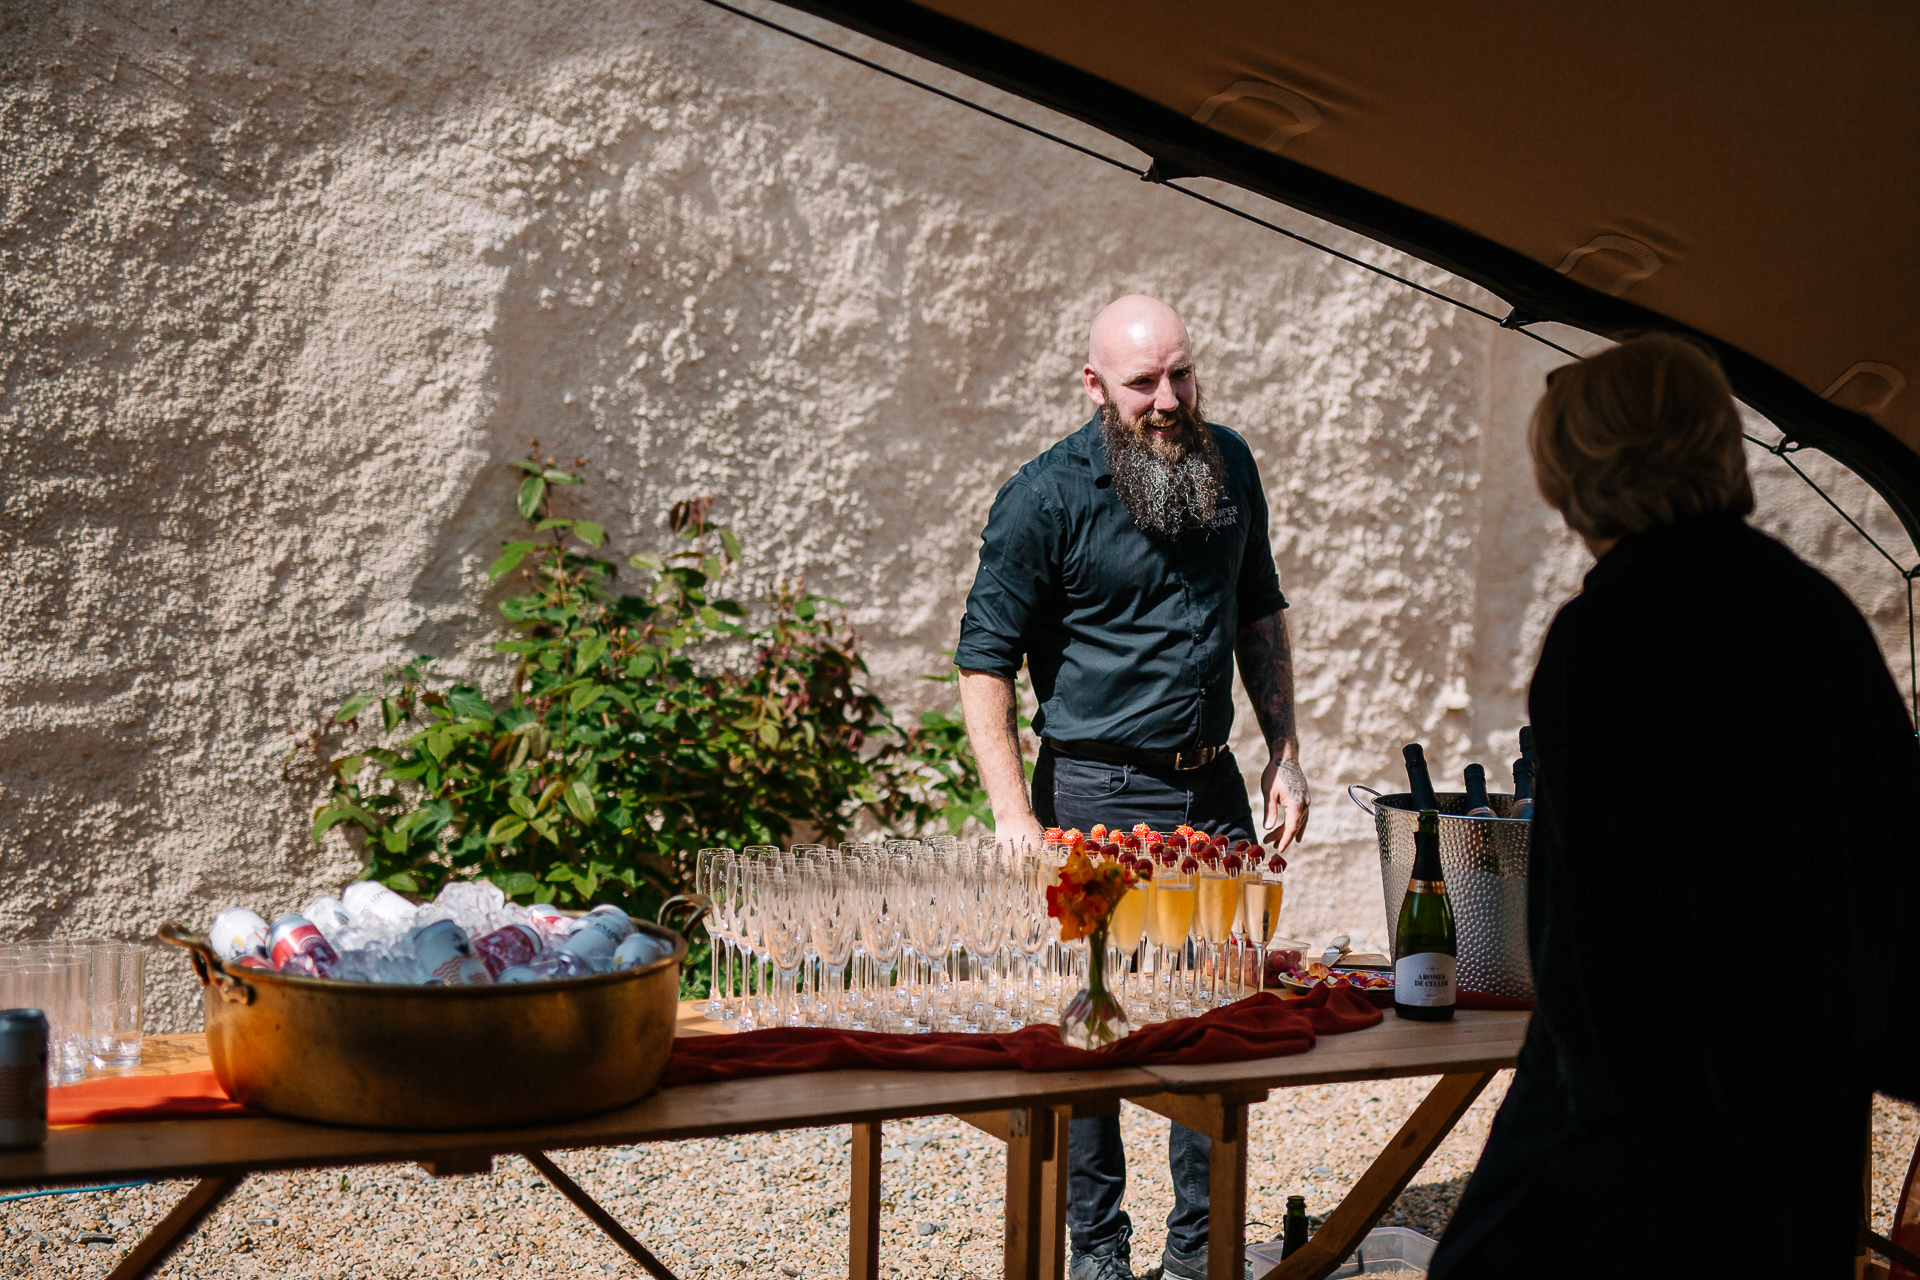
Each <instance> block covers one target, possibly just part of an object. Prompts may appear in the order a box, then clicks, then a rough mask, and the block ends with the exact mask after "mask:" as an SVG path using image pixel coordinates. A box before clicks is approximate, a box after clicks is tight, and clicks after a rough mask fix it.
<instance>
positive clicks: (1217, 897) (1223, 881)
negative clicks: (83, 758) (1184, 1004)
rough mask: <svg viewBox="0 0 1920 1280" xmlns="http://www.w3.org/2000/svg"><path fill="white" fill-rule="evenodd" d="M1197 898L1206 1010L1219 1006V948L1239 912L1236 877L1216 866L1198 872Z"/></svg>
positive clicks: (1238, 887)
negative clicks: (1205, 972)
mask: <svg viewBox="0 0 1920 1280" xmlns="http://www.w3.org/2000/svg"><path fill="white" fill-rule="evenodd" d="M1196 893H1197V894H1198V896H1199V903H1198V906H1199V911H1198V913H1197V915H1198V920H1197V921H1196V923H1197V924H1198V926H1199V928H1198V933H1199V937H1200V940H1201V941H1202V942H1204V943H1205V944H1206V949H1207V950H1206V966H1207V1001H1206V1004H1207V1007H1208V1008H1212V1007H1213V1006H1215V1005H1217V1004H1218V1003H1220V969H1221V966H1222V964H1223V963H1224V958H1223V957H1222V955H1221V946H1222V944H1224V943H1225V942H1226V940H1227V938H1228V937H1229V936H1231V934H1232V932H1233V918H1234V916H1235V915H1236V914H1237V913H1238V912H1239V910H1240V877H1239V876H1238V875H1228V874H1227V872H1226V870H1225V869H1224V868H1222V867H1221V866H1220V864H1219V863H1217V862H1216V863H1209V864H1207V865H1206V866H1204V867H1202V868H1201V869H1200V876H1199V880H1198V882H1197V884H1196Z"/></svg>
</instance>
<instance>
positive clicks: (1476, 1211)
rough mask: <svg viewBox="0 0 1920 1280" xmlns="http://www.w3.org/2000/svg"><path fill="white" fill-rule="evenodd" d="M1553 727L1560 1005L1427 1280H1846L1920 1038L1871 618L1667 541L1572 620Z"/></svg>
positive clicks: (1555, 687) (1748, 532)
mask: <svg viewBox="0 0 1920 1280" xmlns="http://www.w3.org/2000/svg"><path fill="white" fill-rule="evenodd" d="M1530 710H1531V715H1532V720H1533V728H1534V737H1535V744H1536V748H1537V752H1538V756H1539V765H1540V773H1539V793H1538V796H1539V798H1538V807H1537V811H1536V815H1535V819H1534V829H1533V846H1532V854H1531V876H1530V882H1529V885H1528V929H1529V942H1530V946H1531V950H1532V956H1533V970H1534V983H1535V987H1536V993H1537V995H1536V1005H1535V1010H1534V1015H1533V1021H1532V1024H1531V1027H1530V1029H1529V1032H1528V1036H1527V1043H1526V1047H1525V1049H1524V1051H1523V1053H1522V1056H1521V1061H1520V1066H1519V1069H1518V1070H1517V1071H1516V1073H1515V1077H1514V1081H1513V1085H1512V1087H1511V1089H1510V1091H1509V1093H1508V1095H1507V1099H1506V1101H1505V1103H1504V1104H1503V1105H1502V1106H1501V1108H1500V1112H1499V1115H1498V1116H1497V1117H1496V1119H1495V1121H1494V1125H1493V1131H1492V1134H1491V1137H1490V1138H1489V1140H1488V1142H1487V1147H1486V1150H1485V1152H1484V1153H1483V1154H1482V1156H1481V1159H1480V1164H1479V1166H1478V1168H1476V1169H1475V1171H1474V1174H1473V1177H1472V1179H1471V1180H1470V1181H1469V1183H1468V1185H1467V1188H1466V1191H1465V1193H1464V1194H1463V1196H1462V1198H1461V1202H1460V1207H1459V1209H1458V1211H1457V1212H1456V1213H1455V1215H1454V1218H1453V1222H1452V1225H1451V1226H1450V1227H1449V1228H1448V1230H1447V1234H1446V1237H1445V1239H1444V1240H1443V1241H1442V1243H1441V1247H1440V1250H1439V1253H1438V1254H1437V1255H1436V1258H1435V1266H1434V1268H1433V1272H1432V1274H1433V1276H1434V1277H1435V1278H1436V1280H1441V1278H1445V1280H1463V1278H1474V1280H1478V1278H1480V1277H1506V1276H1515V1277H1519V1276H1529V1277H1532V1276H1540V1275H1552V1276H1558V1277H1567V1276H1607V1277H1618V1276H1634V1277H1641V1276H1658V1275H1688V1276H1692V1275H1707V1274H1715V1275H1721V1274H1724V1275H1737V1276H1741V1277H1743V1278H1745V1277H1757V1276H1781V1277H1792V1278H1793V1280H1819V1278H1820V1277H1827V1276H1832V1277H1839V1276H1841V1275H1843V1274H1847V1275H1850V1274H1851V1271H1850V1269H1849V1265H1850V1259H1851V1258H1852V1257H1853V1254H1854V1251H1855V1244H1856V1240H1857V1236H1856V1232H1857V1229H1858V1222H1859V1215H1860V1210H1861V1184H1860V1177H1861V1168H1862V1163H1861V1162H1862V1160H1863V1159H1864V1156H1865V1152H1866V1149H1867V1148H1866V1142H1867V1132H1868V1125H1869V1114H1870V1101H1871V1095H1872V1091H1873V1088H1874V1087H1875V1086H1876V1085H1877V1086H1879V1087H1883V1088H1885V1087H1888V1081H1889V1078H1890V1077H1889V1075H1888V1072H1889V1070H1890V1069H1891V1068H1890V1067H1889V1064H1888V1053H1889V1045H1890V1039H1889V1038H1890V1036H1894V1035H1898V1034H1899V1033H1900V1032H1901V1031H1902V1030H1903V1029H1904V1030H1909V1031H1910V1028H1904V1027H1903V1024H1902V1023H1901V1022H1899V1021H1896V1020H1895V1019H1893V1018H1892V1017H1891V1016H1890V1015H1892V1014H1893V1013H1894V1011H1895V1010H1898V1011H1899V1015H1900V1018H1901V1019H1904V1020H1905V1021H1906V1022H1907V1023H1910V1022H1911V1021H1912V1020H1914V1019H1915V1018H1916V1016H1917V1015H1920V1000H1917V999H1916V997H1917V996H1920V991H1916V990H1915V989H1914V988H1913V987H1912V985H1911V982H1910V980H1909V979H1907V978H1906V976H1905V975H1904V974H1903V973H1902V972H1900V969H1901V959H1902V957H1903V956H1904V955H1905V954H1906V950H1905V949H1906V947H1907V945H1908V944H1909V943H1910V942H1911V941H1912V940H1913V937H1912V935H1913V934H1914V932H1915V930H1914V929H1913V926H1912V925H1911V924H1910V921H1912V920H1913V916H1914V911H1915V906H1916V903H1917V902H1920V893H1917V890H1920V880H1917V879H1916V868H1920V849H1916V832H1920V805H1917V804H1916V801H1917V800H1920V748H1917V747H1916V744H1915V739H1914V731H1913V725H1912V722H1911V721H1910V719H1909V718H1908V715H1907V712H1906V708H1905V706H1904V705H1903V702H1902V699H1901V695H1900V692H1899V690H1898V689H1897V687H1896V686H1895V684H1894V682H1893V679H1892V677H1891V676H1890V675H1889V673H1888V671H1887V666H1886V663H1885V661H1884V660H1883V659H1882V657H1881V655H1880V651H1879V648H1878V647H1877V646H1876V645H1875V643H1874V639H1873V635H1872V633H1871V632H1870V631H1869V630H1868V627H1867V624H1866V622H1865V620H1864V619H1862V618H1861V616H1860V614H1859V611H1858V610H1856V609H1855V608H1854V607H1853V604H1852V602H1850V601H1849V600H1848V599H1847V598H1846V596H1845V595H1844V594H1842V593H1841V591H1840V589H1839V588H1838V587H1836V586H1834V585H1833V583H1831V582H1829V581H1828V580H1827V579H1826V578H1825V577H1824V576H1822V575H1821V574H1820V573H1819V572H1818V571H1817V570H1815V569H1813V568H1811V567H1810V566H1808V565H1806V564H1805V563H1803V562H1802V561H1800V560H1799V559H1798V558H1797V557H1795V556H1794V555H1793V553H1792V552H1790V551H1788V550H1787V549H1786V548H1785V547H1783V546H1781V545H1780V544H1779V543H1777V542H1775V541H1774V540H1773V539H1771V538H1769V537H1767V536H1765V535H1764V534H1761V533H1759V532H1757V531H1756V530H1753V529H1751V528H1749V527H1748V526H1747V525H1746V524H1745V523H1744V522H1743V521H1741V520H1738V519H1736V518H1734V517H1731V516H1716V517H1703V518H1696V519H1692V520H1688V521H1685V522H1682V523H1679V524H1675V525H1669V526H1665V527H1662V528H1659V529H1655V530H1652V531H1650V532H1647V533H1644V534H1638V535H1634V536H1631V537H1629V538H1626V539H1624V540H1622V541H1621V542H1620V543H1619V545H1618V546H1616V547H1614V548H1613V549H1612V550H1611V551H1609V552H1608V553H1607V554H1606V555H1605V556H1604V557H1602V559H1601V560H1600V562H1599V563H1598V564H1597V565H1595V566H1594V568H1593V570H1592V571H1591V572H1590V573H1588V574H1587V578H1586V583H1585V587H1584V589H1583V591H1582V592H1581V594H1580V595H1579V596H1578V597H1576V598H1575V599H1574V600H1572V601H1571V602H1569V603H1568V604H1567V605H1566V606H1565V607H1564V608H1562V609H1561V611H1560V613H1559V616H1558V617H1556V618H1555V619H1554V622H1553V626H1552V628H1551V629H1550V630H1549V632H1548V633H1547V638H1546V642H1545V644H1544V646H1543V648H1542V650H1541V654H1540V663H1539V666H1538V667H1537V668H1536V669H1535V671H1534V676H1533V687H1532V691H1531V694H1530ZM1909 1043H1910V1041H1909ZM1894 1066H1895V1067H1898V1066H1899V1064H1898V1063H1896V1064H1894ZM1906 1066H1907V1068H1908V1069H1913V1068H1914V1067H1916V1066H1920V1064H1913V1063H1908V1064H1906ZM1900 1091H1902V1092H1911V1088H1910V1086H1909V1087H1907V1088H1904V1089H1902V1090H1900Z"/></svg>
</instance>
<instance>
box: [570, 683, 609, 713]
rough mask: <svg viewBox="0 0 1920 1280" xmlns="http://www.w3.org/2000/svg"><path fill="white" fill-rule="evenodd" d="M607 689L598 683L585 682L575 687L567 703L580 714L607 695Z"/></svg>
mask: <svg viewBox="0 0 1920 1280" xmlns="http://www.w3.org/2000/svg"><path fill="white" fill-rule="evenodd" d="M606 693H607V691H606V690H605V689H603V688H602V687H600V686H599V685H597V684H584V685H581V686H580V687H579V688H578V689H575V690H574V691H573V693H572V695H571V696H570V697H568V699H567V705H568V706H569V707H571V708H572V709H573V711H574V714H576V715H578V714H579V713H580V712H582V711H585V710H586V709H587V708H588V707H590V706H592V705H593V704H594V703H596V702H598V701H599V700H600V699H601V698H603V697H605V696H606Z"/></svg>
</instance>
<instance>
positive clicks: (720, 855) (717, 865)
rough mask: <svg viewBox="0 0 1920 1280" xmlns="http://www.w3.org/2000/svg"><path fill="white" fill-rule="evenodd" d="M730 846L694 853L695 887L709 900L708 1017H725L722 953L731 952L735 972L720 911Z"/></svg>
mask: <svg viewBox="0 0 1920 1280" xmlns="http://www.w3.org/2000/svg"><path fill="white" fill-rule="evenodd" d="M732 856H733V850H731V849H712V848H709V849H702V850H700V852H699V853H698V854H696V855H694V863H693V888H694V892H695V893H698V894H701V895H702V896H704V897H705V898H706V900H707V914H706V925H707V1016H708V1017H711V1018H724V1017H726V1014H725V1012H724V1010H725V1008H726V1003H727V1002H726V999H725V997H723V996H722V995H721V993H720V953H721V952H722V951H727V952H728V961H729V963H728V971H729V973H731V971H732V963H731V961H732V953H731V951H730V950H729V948H728V946H727V922H726V916H725V913H724V912H723V911H722V910H721V906H720V903H721V897H722V893H723V890H722V886H721V875H722V871H723V868H724V859H726V858H730V857H732Z"/></svg>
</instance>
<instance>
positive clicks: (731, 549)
mask: <svg viewBox="0 0 1920 1280" xmlns="http://www.w3.org/2000/svg"><path fill="white" fill-rule="evenodd" d="M720 545H721V546H723V547H725V548H726V549H727V558H728V559H729V560H738V559H739V558H740V539H738V538H736V537H734V536H733V530H731V529H722V530H721V531H720Z"/></svg>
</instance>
